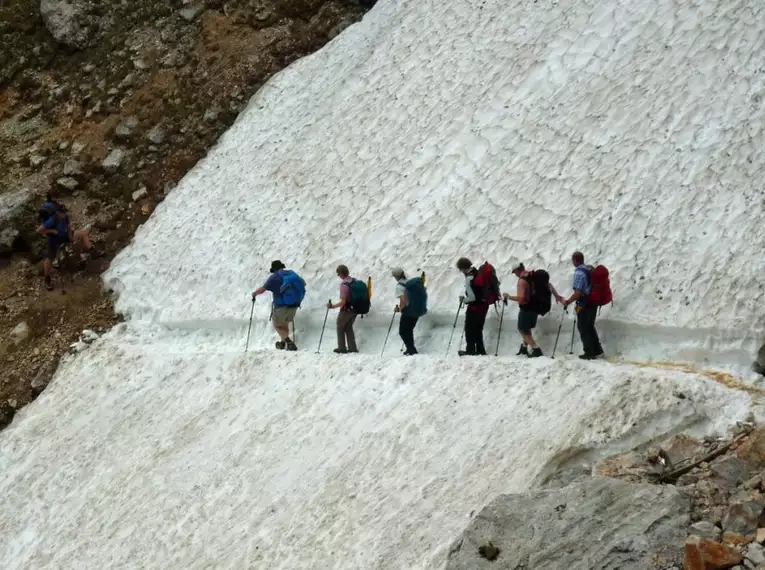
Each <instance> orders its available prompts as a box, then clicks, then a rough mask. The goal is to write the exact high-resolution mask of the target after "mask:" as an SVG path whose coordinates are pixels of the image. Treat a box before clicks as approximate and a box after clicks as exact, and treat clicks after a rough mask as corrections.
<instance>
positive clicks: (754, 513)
mask: <svg viewBox="0 0 765 570" xmlns="http://www.w3.org/2000/svg"><path fill="white" fill-rule="evenodd" d="M762 513H763V506H762V504H761V503H758V502H757V501H747V502H745V503H734V504H732V505H730V507H728V512H727V514H726V515H725V518H724V519H723V530H724V531H725V532H726V533H734V534H737V535H741V536H744V537H751V538H754V537H755V536H756V535H757V526H758V521H759V519H760V515H762Z"/></svg>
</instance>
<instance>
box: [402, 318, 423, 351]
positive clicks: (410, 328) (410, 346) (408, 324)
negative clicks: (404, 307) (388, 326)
mask: <svg viewBox="0 0 765 570" xmlns="http://www.w3.org/2000/svg"><path fill="white" fill-rule="evenodd" d="M417 319H418V317H410V316H407V315H401V320H400V321H399V322H398V335H399V336H400V337H401V340H403V341H404V346H405V347H406V351H407V352H408V353H409V354H417V349H416V348H415V347H414V327H416V326H417Z"/></svg>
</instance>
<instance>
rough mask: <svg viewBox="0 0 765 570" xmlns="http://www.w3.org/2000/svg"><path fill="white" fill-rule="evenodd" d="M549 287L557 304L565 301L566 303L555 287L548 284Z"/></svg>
mask: <svg viewBox="0 0 765 570" xmlns="http://www.w3.org/2000/svg"><path fill="white" fill-rule="evenodd" d="M547 286H548V287H549V288H550V293H552V294H553V297H555V301H556V302H557V303H563V301H565V299H564V298H563V297H562V296H561V295H559V294H558V292H557V291H556V290H555V287H553V284H552V283H548V284H547Z"/></svg>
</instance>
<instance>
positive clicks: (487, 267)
mask: <svg viewBox="0 0 765 570" xmlns="http://www.w3.org/2000/svg"><path fill="white" fill-rule="evenodd" d="M473 283H474V284H475V285H476V287H477V289H478V294H477V295H476V301H477V302H479V303H486V304H487V305H493V304H494V303H497V302H498V301H499V297H500V291H499V279H497V272H496V271H495V270H494V267H493V266H492V265H491V263H489V262H488V261H485V262H484V263H483V265H481V267H479V268H478V273H477V274H476V276H475V277H473Z"/></svg>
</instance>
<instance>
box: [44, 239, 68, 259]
mask: <svg viewBox="0 0 765 570" xmlns="http://www.w3.org/2000/svg"><path fill="white" fill-rule="evenodd" d="M68 243H69V240H68V239H58V238H56V239H49V240H48V249H47V251H46V252H45V257H46V258H47V259H51V260H53V259H56V255H58V250H59V249H61V248H62V247H63V246H65V245H66V244H68ZM38 251H39V250H38Z"/></svg>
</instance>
